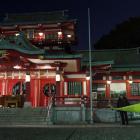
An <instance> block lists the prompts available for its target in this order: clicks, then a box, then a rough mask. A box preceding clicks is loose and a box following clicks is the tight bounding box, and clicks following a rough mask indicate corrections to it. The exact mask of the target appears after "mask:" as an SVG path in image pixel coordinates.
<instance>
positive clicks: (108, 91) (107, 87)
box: [106, 84, 111, 98]
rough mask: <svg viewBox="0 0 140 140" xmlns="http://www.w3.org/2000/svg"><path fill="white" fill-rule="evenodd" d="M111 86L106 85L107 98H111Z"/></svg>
mask: <svg viewBox="0 0 140 140" xmlns="http://www.w3.org/2000/svg"><path fill="white" fill-rule="evenodd" d="M110 96H111V95H110V84H106V98H110Z"/></svg>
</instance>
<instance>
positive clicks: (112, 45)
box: [94, 17, 140, 49]
mask: <svg viewBox="0 0 140 140" xmlns="http://www.w3.org/2000/svg"><path fill="white" fill-rule="evenodd" d="M94 47H95V49H125V48H136V47H140V17H135V18H129V20H127V21H124V22H122V23H121V24H118V25H117V26H116V28H115V29H113V30H111V32H110V33H109V34H107V35H104V36H102V37H101V39H100V40H99V41H97V43H95V45H94Z"/></svg>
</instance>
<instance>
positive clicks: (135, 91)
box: [130, 83, 140, 96]
mask: <svg viewBox="0 0 140 140" xmlns="http://www.w3.org/2000/svg"><path fill="white" fill-rule="evenodd" d="M130 86H131V95H133V96H140V83H132V84H131V85H130Z"/></svg>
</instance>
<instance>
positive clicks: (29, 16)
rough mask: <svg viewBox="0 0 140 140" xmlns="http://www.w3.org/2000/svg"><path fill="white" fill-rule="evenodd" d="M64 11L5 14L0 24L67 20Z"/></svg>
mask: <svg viewBox="0 0 140 140" xmlns="http://www.w3.org/2000/svg"><path fill="white" fill-rule="evenodd" d="M67 17H68V16H67V15H66V14H65V11H54V12H33V13H19V14H17V13H12V14H6V16H5V18H4V20H3V21H2V22H1V23H0V24H1V25H8V24H20V23H22V24H24V23H32V24H33V23H54V22H59V21H65V20H67Z"/></svg>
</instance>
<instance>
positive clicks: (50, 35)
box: [0, 11, 140, 107]
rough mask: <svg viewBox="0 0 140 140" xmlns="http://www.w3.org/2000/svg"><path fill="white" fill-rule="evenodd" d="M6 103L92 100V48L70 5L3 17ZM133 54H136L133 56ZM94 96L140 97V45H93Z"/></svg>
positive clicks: (1, 100)
mask: <svg viewBox="0 0 140 140" xmlns="http://www.w3.org/2000/svg"><path fill="white" fill-rule="evenodd" d="M0 31H1V38H0V96H1V97H0V104H1V105H2V106H17V107H23V106H24V103H25V102H30V103H31V105H32V107H45V106H48V102H49V100H50V98H51V97H53V102H54V104H55V105H56V106H74V105H81V103H82V101H83V97H84V99H85V100H84V103H86V104H87V106H88V105H89V97H90V90H89V89H90V85H89V80H90V79H86V76H87V73H88V70H89V68H88V67H89V65H88V63H89V61H88V58H89V57H88V51H77V52H76V51H72V49H71V48H72V47H73V45H76V44H77V36H76V21H75V20H68V18H67V15H65V11H57V12H50V13H24V14H9V15H6V17H5V18H4V20H3V21H1V23H0ZM130 58H131V59H130ZM92 59H93V60H92V70H93V76H92V78H93V79H92V83H93V89H92V91H93V93H92V94H93V98H94V99H95V100H96V99H97V100H107V101H108V100H110V99H116V98H117V97H118V95H119V94H126V95H127V97H128V98H129V99H135V100H138V99H140V98H139V97H140V84H139V82H140V76H139V75H140V65H139V62H140V60H139V49H131V50H117V51H112V50H103V51H92Z"/></svg>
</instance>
